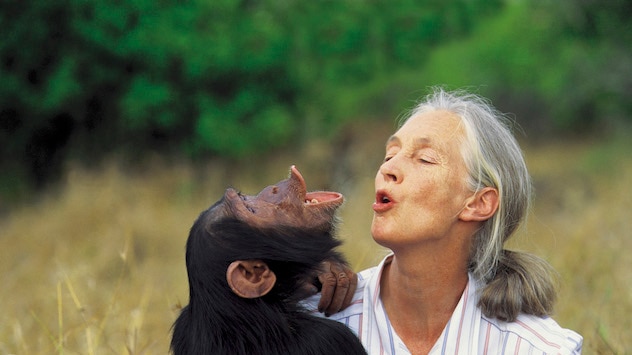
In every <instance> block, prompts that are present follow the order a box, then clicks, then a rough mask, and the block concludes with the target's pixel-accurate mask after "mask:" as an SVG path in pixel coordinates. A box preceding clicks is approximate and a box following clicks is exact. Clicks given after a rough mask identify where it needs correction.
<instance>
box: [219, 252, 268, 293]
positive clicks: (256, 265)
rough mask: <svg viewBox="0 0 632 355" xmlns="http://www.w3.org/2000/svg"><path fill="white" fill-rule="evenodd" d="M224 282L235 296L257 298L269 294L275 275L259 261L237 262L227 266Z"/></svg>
mask: <svg viewBox="0 0 632 355" xmlns="http://www.w3.org/2000/svg"><path fill="white" fill-rule="evenodd" d="M226 281H228V285H229V286H230V288H231V289H232V290H233V292H234V293H235V294H236V295H237V296H239V297H243V298H257V297H261V296H264V295H265V294H267V293H268V292H270V290H271V289H272V287H274V283H275V282H276V275H275V274H274V272H272V270H270V269H269V268H268V265H266V263H264V262H263V261H261V260H237V261H233V262H232V263H231V264H230V265H229V266H228V269H227V270H226Z"/></svg>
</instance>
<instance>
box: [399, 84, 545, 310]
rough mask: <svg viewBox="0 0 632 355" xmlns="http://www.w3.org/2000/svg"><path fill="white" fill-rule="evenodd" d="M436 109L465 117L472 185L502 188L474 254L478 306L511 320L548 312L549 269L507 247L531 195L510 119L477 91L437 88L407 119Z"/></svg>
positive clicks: (465, 149)
mask: <svg viewBox="0 0 632 355" xmlns="http://www.w3.org/2000/svg"><path fill="white" fill-rule="evenodd" d="M435 110H445V111H448V112H452V113H454V114H456V115H457V116H458V117H460V118H461V121H462V124H463V127H464V131H465V139H464V141H463V142H461V150H462V155H463V158H464V160H465V165H466V168H467V170H468V172H469V176H468V179H467V184H468V186H469V188H470V189H471V190H472V191H478V190H480V189H482V188H484V187H494V188H496V189H497V190H498V195H499V206H498V210H497V211H496V213H495V214H494V216H493V217H491V218H490V219H488V220H487V221H485V222H484V224H483V226H482V227H481V228H480V229H479V230H478V231H477V232H476V234H475V236H474V241H473V246H472V251H471V253H470V260H469V265H470V266H469V268H470V272H472V274H473V275H474V277H475V278H476V279H478V280H480V281H482V282H483V283H484V284H485V288H484V289H483V291H482V293H481V299H480V302H479V306H481V308H482V309H483V312H484V313H485V314H486V315H487V316H490V317H496V318H499V319H502V320H509V321H512V320H514V319H515V317H517V315H518V313H520V312H524V313H529V314H535V315H539V316H543V315H546V314H549V313H550V312H551V311H552V306H553V303H554V302H555V297H556V291H555V285H554V281H553V279H552V269H551V267H550V266H549V265H548V263H546V262H545V261H544V260H542V259H540V258H538V257H535V256H533V255H529V254H527V253H521V252H515V251H508V250H504V248H503V245H504V243H505V241H507V239H509V238H510V237H511V236H512V235H513V234H514V232H515V231H516V229H517V228H518V226H519V225H520V224H521V223H522V221H523V220H525V218H526V215H527V212H528V210H529V205H530V202H531V196H532V185H531V178H530V176H529V172H528V170H527V166H526V163H525V160H524V157H523V154H522V150H521V149H520V146H519V145H518V142H517V141H516V139H515V137H514V136H513V134H512V133H511V129H510V123H511V122H510V120H509V118H508V117H507V116H506V115H503V114H502V113H500V112H499V111H498V110H497V109H496V108H494V107H493V106H492V105H491V104H490V102H489V101H488V100H486V99H484V98H482V97H480V96H478V95H475V94H472V93H468V92H465V91H452V92H447V91H445V90H444V89H442V88H434V89H433V92H432V93H431V94H429V95H428V96H426V97H425V99H424V100H423V101H422V102H420V103H419V104H418V105H417V106H416V107H415V108H414V109H413V112H412V114H411V115H410V116H409V117H411V116H413V115H415V114H418V113H422V112H428V111H435Z"/></svg>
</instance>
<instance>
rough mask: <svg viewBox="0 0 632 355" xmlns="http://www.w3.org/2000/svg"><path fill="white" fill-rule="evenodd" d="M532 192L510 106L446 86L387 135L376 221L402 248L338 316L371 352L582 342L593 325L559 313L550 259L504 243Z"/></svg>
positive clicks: (558, 346)
mask: <svg viewBox="0 0 632 355" xmlns="http://www.w3.org/2000/svg"><path fill="white" fill-rule="evenodd" d="M530 194H531V184H530V178H529V174H528V172H527V168H526V166H525V162H524V158H523V156H522V153H521V150H520V147H519V146H518V144H517V142H516V140H515V138H514V137H513V136H512V134H511V133H510V131H509V129H508V127H507V125H506V122H505V118H504V117H503V115H501V114H500V113H499V112H497V111H496V110H495V109H494V108H493V107H491V106H490V105H489V104H488V103H487V102H486V101H485V100H484V99H482V98H480V97H478V96H476V95H472V94H468V93H463V92H446V91H444V90H442V89H435V91H434V92H433V93H432V94H430V95H429V96H428V97H426V99H425V100H424V101H423V102H421V103H420V104H419V105H418V106H417V107H416V108H415V109H414V110H413V111H412V113H411V114H410V116H409V117H408V118H407V119H406V120H405V121H404V123H403V125H402V126H401V128H399V130H398V131H397V132H395V134H393V135H392V136H391V137H390V138H389V139H388V140H387V142H386V154H385V157H384V161H383V163H382V165H381V166H380V168H379V170H378V172H377V176H376V177H375V203H374V204H373V210H374V217H373V223H372V226H371V232H372V234H373V239H374V240H375V241H376V242H377V243H378V244H380V245H382V246H384V247H386V248H388V249H390V250H391V251H392V253H390V254H389V255H388V256H387V257H386V258H385V259H384V260H383V261H382V262H381V263H380V264H379V265H378V266H376V267H373V268H370V269H368V270H364V271H362V272H360V273H359V274H358V283H357V289H356V290H355V294H354V295H353V299H351V306H349V307H348V308H346V309H344V310H343V311H341V312H338V313H335V314H333V315H332V316H331V318H332V319H335V320H338V321H340V322H343V323H345V324H347V325H348V326H349V327H350V328H351V329H352V330H354V331H355V332H356V334H357V335H358V337H359V338H360V339H361V341H362V343H363V344H364V346H365V348H366V349H367V351H368V352H369V353H370V354H410V353H412V354H428V353H430V354H444V353H447V354H457V353H458V354H473V353H480V354H485V353H489V354H500V353H502V354H505V353H512V354H514V353H515V354H518V353H520V354H531V353H556V354H558V353H561V354H571V353H580V352H581V347H582V337H581V336H580V335H579V334H577V333H575V332H574V331H572V330H568V329H564V328H561V327H560V326H559V325H558V324H557V323H556V322H555V321H554V320H553V319H551V318H550V317H549V315H550V313H551V311H552V307H553V303H554V301H555V297H556V290H555V287H554V286H555V285H554V282H553V279H552V276H551V273H552V271H551V268H550V266H549V265H548V264H547V263H546V262H545V261H543V260H541V259H539V258H537V257H535V256H533V255H529V254H526V253H522V252H516V251H509V250H506V249H504V248H503V244H504V243H505V241H506V240H507V239H509V238H510V237H511V236H512V234H513V233H514V231H515V230H516V229H517V227H518V226H519V225H520V223H521V222H522V221H523V220H524V218H525V214H526V212H527V209H528V205H529V199H530ZM352 288H353V287H352ZM321 303H322V302H321Z"/></svg>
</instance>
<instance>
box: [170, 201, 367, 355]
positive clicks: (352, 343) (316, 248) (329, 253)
mask: <svg viewBox="0 0 632 355" xmlns="http://www.w3.org/2000/svg"><path fill="white" fill-rule="evenodd" d="M219 203H222V201H219V202H218V204H219ZM211 210H212V207H211V208H210V209H208V210H206V211H205V212H203V213H202V214H201V215H200V217H198V219H197V221H196V222H195V223H194V225H193V227H192V228H191V231H190V234H189V239H188V241H187V246H186V265H187V271H188V275H189V288H190V299H189V304H188V305H187V306H186V307H184V308H183V309H182V313H181V314H180V316H179V317H178V319H177V320H176V322H175V324H174V328H173V338H172V341H171V350H172V351H173V352H174V354H176V355H182V354H195V355H201V354H230V355H235V354H284V355H285V354H329V355H330V354H345V355H351V354H366V352H365V350H364V348H363V347H362V345H361V343H360V342H359V340H358V338H357V337H356V336H355V335H354V334H353V332H351V331H350V330H349V329H348V328H347V327H345V326H344V325H342V324H340V323H338V322H335V321H332V320H329V319H325V318H320V317H316V316H312V315H310V314H308V313H307V312H306V311H305V310H304V309H302V308H301V306H300V304H299V301H300V300H301V299H303V298H304V297H305V296H306V295H305V294H304V291H302V290H303V289H304V287H301V286H302V285H303V283H304V281H305V280H306V279H310V278H312V277H314V275H315V274H316V270H317V269H318V267H319V264H320V263H321V262H322V261H323V260H325V259H328V260H339V261H342V260H343V259H342V256H341V255H340V254H338V253H337V252H336V251H334V248H335V247H337V246H338V245H339V244H340V242H339V241H338V240H337V239H336V238H335V237H334V235H333V229H334V226H333V222H332V225H331V228H330V230H329V231H326V232H323V231H320V230H318V231H317V230H307V229H304V228H288V227H278V228H273V229H265V230H262V229H256V228H253V227H251V226H249V225H247V224H246V223H244V222H242V221H240V220H237V219H234V218H225V219H222V220H219V221H215V222H209V220H210V219H212V218H211V216H210V214H211V212H210V211H211ZM244 259H260V260H262V261H264V262H266V263H267V264H268V266H269V268H270V269H271V270H272V271H273V272H274V273H275V274H276V276H277V283H276V284H275V286H274V288H273V289H272V290H271V291H270V292H269V293H268V294H267V295H265V296H263V297H260V298H254V299H246V298H241V297H239V296H237V295H236V294H235V293H233V291H231V289H230V287H229V286H228V284H227V282H226V269H227V267H228V265H229V264H230V263H231V262H233V261H235V260H244Z"/></svg>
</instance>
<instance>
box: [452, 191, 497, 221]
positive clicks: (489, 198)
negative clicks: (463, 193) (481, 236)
mask: <svg viewBox="0 0 632 355" xmlns="http://www.w3.org/2000/svg"><path fill="white" fill-rule="evenodd" d="M499 202H500V201H499V197H498V190H496V189H495V188H493V187H484V188H483V189H481V190H479V191H477V192H476V193H474V195H472V197H470V199H469V200H468V202H467V204H466V205H465V208H463V210H462V211H461V213H460V214H459V218H460V219H461V220H462V221H466V222H480V221H486V220H488V219H490V218H491V217H492V216H493V215H494V213H496V211H497V210H498V204H499Z"/></svg>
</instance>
